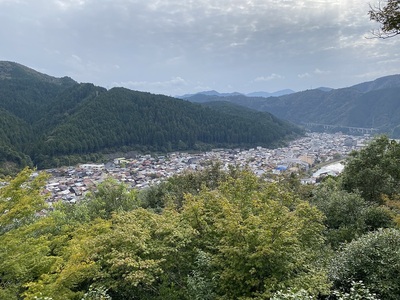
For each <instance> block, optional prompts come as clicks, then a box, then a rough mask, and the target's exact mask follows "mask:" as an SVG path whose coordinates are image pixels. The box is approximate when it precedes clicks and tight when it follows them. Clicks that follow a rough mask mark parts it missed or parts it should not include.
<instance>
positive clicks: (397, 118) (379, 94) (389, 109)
mask: <svg viewBox="0 0 400 300" xmlns="http://www.w3.org/2000/svg"><path fill="white" fill-rule="evenodd" d="M187 100H189V101H192V102H199V103H205V102H209V101H220V100H223V101H228V102H231V103H235V104H238V105H242V106H246V107H249V108H252V109H255V110H258V111H267V112H270V113H272V114H273V115H275V116H277V117H279V118H281V119H284V120H288V121H290V122H293V123H295V124H298V125H303V126H306V125H307V126H310V124H314V125H318V124H320V126H319V127H320V128H316V127H315V126H314V125H312V126H314V127H313V129H314V130H316V129H320V130H322V129H324V125H329V128H330V129H332V128H333V130H336V129H335V128H337V129H338V130H343V131H345V130H353V129H352V127H354V128H373V129H374V130H375V131H374V132H377V133H385V134H388V135H390V136H391V137H394V138H399V137H400V75H399V74H397V75H390V76H385V77H381V78H378V79H376V80H373V81H369V82H363V83H360V84H356V85H353V86H350V87H346V88H340V89H330V88H323V87H321V88H317V89H312V90H306V91H301V92H296V93H291V94H287V95H282V96H278V97H268V98H259V97H247V96H245V95H236V96H227V97H224V98H223V99H222V98H220V99H218V96H215V95H213V96H207V95H202V94H196V95H193V96H191V97H189V98H187ZM325 127H327V126H325Z"/></svg>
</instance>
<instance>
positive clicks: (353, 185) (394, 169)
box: [342, 136, 400, 204]
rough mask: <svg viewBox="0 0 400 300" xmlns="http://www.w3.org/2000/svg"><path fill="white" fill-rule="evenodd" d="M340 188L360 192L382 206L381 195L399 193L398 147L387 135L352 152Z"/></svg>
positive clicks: (399, 158) (399, 148)
mask: <svg viewBox="0 0 400 300" xmlns="http://www.w3.org/2000/svg"><path fill="white" fill-rule="evenodd" d="M342 178H343V181H342V182H343V188H344V189H345V190H347V191H348V192H359V193H360V194H361V196H362V197H363V198H364V199H365V200H367V201H370V202H375V203H378V204H383V202H384V199H383V196H384V195H387V196H389V197H393V196H394V195H396V194H398V193H399V192H400V144H399V143H398V142H396V141H395V140H390V139H389V138H388V137H387V136H381V137H378V138H376V139H374V140H373V141H372V142H371V143H370V144H369V145H368V146H367V147H365V148H364V149H362V150H360V151H357V152H352V153H351V154H350V157H349V158H348V160H347V162H346V167H345V169H344V171H343V174H342Z"/></svg>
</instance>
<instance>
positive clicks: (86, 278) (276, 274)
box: [0, 136, 400, 300]
mask: <svg viewBox="0 0 400 300" xmlns="http://www.w3.org/2000/svg"><path fill="white" fill-rule="evenodd" d="M399 170H400V144H399V143H398V142H396V141H392V140H390V139H388V138H387V137H385V136H382V137H378V138H376V139H375V140H373V141H372V142H371V143H370V144H369V145H368V146H367V147H366V148H364V149H363V150H360V151H358V152H353V153H352V154H351V155H350V156H349V157H348V159H347V161H346V166H345V169H344V172H343V173H342V175H340V176H339V177H334V178H333V177H328V178H326V179H325V180H324V181H323V182H321V183H320V184H319V185H317V186H314V185H302V184H300V181H299V180H298V178H297V177H296V176H295V175H293V174H285V175H281V176H278V177H268V178H262V177H261V178H260V177H256V176H255V175H254V174H253V173H252V172H250V171H249V170H247V169H246V168H244V169H239V168H237V167H231V168H230V169H229V170H228V171H223V170H221V168H220V166H219V164H218V162H214V163H212V164H210V166H209V167H208V168H206V169H204V170H202V171H198V172H190V173H184V174H181V175H176V176H174V177H171V178H169V179H168V180H166V181H164V182H163V183H161V184H159V185H157V186H153V187H151V188H149V189H147V190H141V191H136V190H128V189H127V187H126V186H124V185H123V184H119V183H117V182H115V181H113V180H112V179H108V180H105V181H104V182H103V183H101V184H100V185H99V186H98V187H97V188H96V189H95V190H92V191H91V192H90V193H89V194H87V195H86V196H85V198H84V199H83V200H82V201H80V202H78V203H77V204H64V203H59V204H57V205H56V206H54V208H53V209H52V210H49V209H47V208H46V207H47V205H46V201H45V198H46V195H44V194H43V193H42V191H43V187H44V183H45V181H46V175H45V173H39V174H33V172H32V170H30V169H24V170H23V171H22V172H20V173H19V174H18V175H17V176H16V177H14V178H13V179H12V180H9V181H8V182H7V183H5V184H4V185H3V187H2V188H1V189H0V212H1V214H0V236H1V243H0V299H8V300H17V299H36V300H44V299H47V300H65V299H76V300H81V299H113V300H118V299H120V300H123V299H124V300H125V299H127V300H129V299H179V300H182V299H188V300H192V299H209V300H211V299H242V300H245V299H249V300H250V299H259V300H261V299H272V300H287V299H296V300H305V299H308V300H310V299H340V300H343V299H347V300H354V299H365V300H379V299H381V300H397V299H398V295H400V280H399V278H400V277H399V270H400V251H399V250H400V229H399V226H400V186H399V182H400V173H399Z"/></svg>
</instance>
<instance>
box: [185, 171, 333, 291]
mask: <svg viewBox="0 0 400 300" xmlns="http://www.w3.org/2000/svg"><path fill="white" fill-rule="evenodd" d="M182 214H183V216H184V218H185V219H187V221H188V222H189V223H190V224H191V226H192V227H193V228H194V229H195V230H196V232H198V238H197V239H196V243H195V245H196V248H199V249H202V250H203V251H205V252H206V253H209V254H210V255H211V257H212V262H213V269H214V270H213V272H212V276H211V278H216V279H217V280H216V282H217V283H216V284H217V286H216V288H215V292H216V293H217V295H219V296H220V297H222V296H223V299H225V298H226V299H239V298H240V299H250V298H252V297H258V296H260V297H261V296H262V297H269V296H271V294H272V292H274V291H276V290H279V289H281V288H285V287H289V286H296V287H303V286H305V287H307V290H309V291H310V292H311V293H313V294H315V293H318V292H322V291H324V290H325V291H326V288H327V283H326V281H325V280H326V278H325V277H324V274H323V272H319V270H318V268H316V267H315V266H313V261H315V258H316V257H315V255H317V252H318V249H321V246H322V244H323V239H322V235H321V233H322V229H323V225H322V215H321V213H320V212H319V211H318V210H316V209H315V208H312V207H311V206H309V205H308V204H307V203H305V202H302V201H299V200H297V199H296V198H295V197H293V195H292V194H290V193H288V192H286V191H284V190H280V189H279V187H278V186H276V185H272V184H267V185H265V186H264V184H262V183H261V182H259V181H258V179H257V178H256V177H255V176H254V175H251V174H250V173H243V174H242V175H241V176H240V178H237V179H233V178H231V179H230V180H228V181H227V182H225V183H223V184H222V185H221V186H220V188H219V189H218V190H215V191H206V190H204V191H201V192H200V193H199V194H198V195H197V196H193V195H188V196H187V198H186V202H185V204H184V206H183V212H182ZM209 278H210V277H209Z"/></svg>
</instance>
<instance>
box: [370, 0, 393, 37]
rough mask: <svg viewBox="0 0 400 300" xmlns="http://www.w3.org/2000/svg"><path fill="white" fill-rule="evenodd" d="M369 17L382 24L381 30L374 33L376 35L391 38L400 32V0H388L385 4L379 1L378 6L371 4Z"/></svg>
mask: <svg viewBox="0 0 400 300" xmlns="http://www.w3.org/2000/svg"><path fill="white" fill-rule="evenodd" d="M369 17H370V19H371V20H373V21H376V22H378V23H380V24H381V28H380V30H379V31H378V32H374V33H373V34H374V35H375V36H377V37H379V38H389V37H393V36H395V35H398V34H400V0H387V3H386V4H385V5H383V6H382V3H381V1H379V4H378V6H375V7H372V6H371V9H370V11H369Z"/></svg>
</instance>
